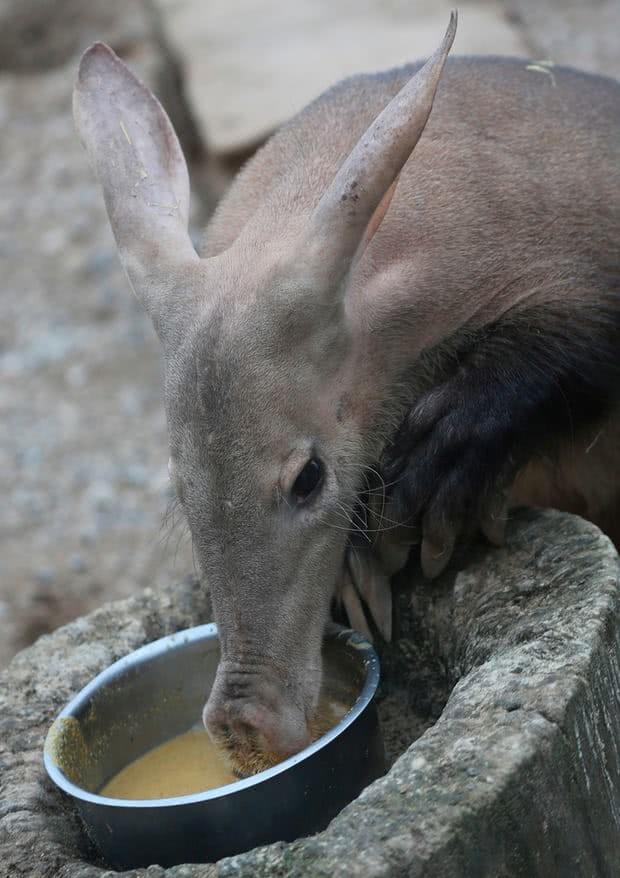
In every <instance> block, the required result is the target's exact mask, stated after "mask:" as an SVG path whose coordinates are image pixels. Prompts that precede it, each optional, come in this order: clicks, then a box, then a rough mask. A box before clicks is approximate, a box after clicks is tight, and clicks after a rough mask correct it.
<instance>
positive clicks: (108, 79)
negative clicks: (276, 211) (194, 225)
mask: <svg viewBox="0 0 620 878" xmlns="http://www.w3.org/2000/svg"><path fill="white" fill-rule="evenodd" d="M73 113H74V118H75V124H76V127H77V130H78V133H79V135H80V138H81V140H82V143H83V144H84V146H85V148H86V151H87V152H88V156H89V159H90V162H91V164H92V166H93V169H94V171H95V174H96V176H97V178H98V180H99V182H100V183H101V186H102V188H103V195H104V198H105V204H106V208H107V211H108V216H109V218H110V223H111V225H112V231H113V232H114V237H115V238H116V243H117V246H118V249H119V252H120V256H121V261H122V263H123V266H124V268H125V271H126V272H127V275H128V277H129V280H130V283H131V285H132V287H133V289H134V291H135V293H136V295H137V296H138V298H139V299H140V300H141V301H142V302H143V304H144V305H145V307H146V308H147V310H148V312H149V313H150V315H151V317H152V319H153V322H154V323H155V328H156V329H157V331H158V334H159V335H160V338H161V337H162V336H163V335H165V334H166V326H165V323H166V322H167V319H168V317H169V315H166V319H164V314H165V313H166V312H168V311H169V310H170V301H169V299H170V297H171V295H172V293H171V287H172V286H174V281H173V280H171V273H173V274H174V273H175V272H176V273H178V272H179V271H181V272H182V271H183V269H184V268H186V267H187V265H188V264H189V263H192V262H195V261H198V256H197V254H196V251H195V250H194V247H193V245H192V242H191V239H190V237H189V233H188V213H189V179H188V174H187V167H186V164H185V159H184V158H183V153H182V151H181V147H180V145H179V141H178V140H177V137H176V134H175V133H174V129H173V128H172V125H171V123H170V120H169V119H168V117H167V115H166V113H165V112H164V110H163V108H162V106H161V104H160V103H159V101H158V100H157V99H156V98H155V97H154V96H153V95H152V94H151V92H150V91H149V89H148V88H147V87H146V86H145V85H143V84H142V83H141V82H140V81H139V80H138V79H137V78H136V77H135V76H134V75H133V73H132V72H131V71H130V70H129V68H128V67H126V65H125V64H123V62H122V61H121V60H120V59H119V58H118V57H117V56H116V55H115V54H114V52H113V51H112V50H111V49H110V48H109V47H108V46H106V45H104V44H103V43H95V44H94V45H93V46H91V47H90V48H89V49H88V50H87V51H86V52H85V53H84V55H83V56H82V60H81V62H80V68H79V72H78V78H77V82H76V85H75V89H74V92H73Z"/></svg>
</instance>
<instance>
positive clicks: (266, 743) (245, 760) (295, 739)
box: [203, 670, 311, 777]
mask: <svg viewBox="0 0 620 878" xmlns="http://www.w3.org/2000/svg"><path fill="white" fill-rule="evenodd" d="M255 689H256V691H254V692H251V693H247V694H243V695H237V694H236V693H235V686H234V684H233V682H232V681H231V680H230V679H227V675H226V672H225V671H224V672H223V673H220V671H219V670H218V674H217V676H216V680H215V684H214V686H213V690H212V692H211V695H210V697H209V700H208V701H207V704H206V705H205V708H204V711H203V722H204V725H205V727H206V729H207V731H208V732H209V734H210V735H211V738H212V739H213V740H214V741H215V742H216V743H217V744H219V745H220V746H223V747H224V748H225V749H226V751H227V754H228V757H229V759H230V763H231V765H232V768H233V770H234V771H235V773H236V774H238V775H239V776H241V777H245V776H247V775H250V774H255V773H256V772H257V771H262V770H263V769H265V768H268V767H270V766H271V765H275V764H276V763H278V762H281V761H282V760H283V759H286V758H287V757H288V756H292V755H293V754H294V753H298V752H299V751H300V750H303V748H304V747H306V746H307V745H308V744H309V743H310V740H311V736H310V730H309V726H308V721H307V717H306V711H305V709H304V708H303V707H302V706H300V705H299V704H297V703H295V701H293V700H292V699H291V698H290V696H288V694H287V692H286V689H285V687H284V686H283V685H282V684H278V683H277V682H275V681H264V680H261V681H256V684H255Z"/></svg>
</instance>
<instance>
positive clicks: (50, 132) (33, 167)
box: [0, 0, 620, 667]
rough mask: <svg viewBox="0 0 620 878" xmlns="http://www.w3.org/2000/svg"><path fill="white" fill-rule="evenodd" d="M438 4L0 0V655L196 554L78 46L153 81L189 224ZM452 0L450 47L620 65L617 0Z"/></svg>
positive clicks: (411, 38) (403, 53) (438, 18)
mask: <svg viewBox="0 0 620 878" xmlns="http://www.w3.org/2000/svg"><path fill="white" fill-rule="evenodd" d="M451 6H452V3H450V2H444V0H286V2H284V0H159V3H158V4H157V5H155V4H153V3H151V2H150V0H88V2H87V0H0V132H1V133H0V260H1V276H2V292H1V295H0V431H1V432H0V478H1V483H2V502H1V504H0V667H2V666H4V665H5V664H6V663H7V662H8V660H9V659H10V658H11V656H12V655H13V654H14V653H15V652H16V651H17V650H18V649H21V648H22V647H23V646H26V645H27V644H28V643H30V642H31V641H32V640H33V639H35V638H36V637H38V636H39V635H40V634H42V633H45V632H47V631H50V630H53V629H54V628H55V627H57V626H58V625H60V624H62V623H64V622H66V621H68V620H69V619H72V618H74V617H75V616H77V615H79V614H82V613H84V612H87V611H89V610H90V609H92V608H94V607H95V606H97V605H99V604H101V603H102V602H104V601H106V600H111V599H115V598H120V597H126V596H128V595H130V594H131V593H132V592H135V591H136V590H139V589H142V588H144V587H145V586H154V587H156V586H157V585H158V584H160V583H164V582H169V581H170V580H171V579H172V580H174V579H180V578H182V577H183V576H185V575H187V574H188V573H191V571H192V569H193V564H192V555H191V546H190V544H189V540H188V538H187V535H186V532H185V530H184V528H183V526H182V522H177V523H176V525H175V522H174V520H170V517H168V519H166V518H165V512H166V509H167V506H168V503H169V501H170V499H171V496H170V488H169V485H168V476H167V468H166V467H167V458H168V455H167V447H166V430H165V419H164V412H163V407H162V401H161V390H160V363H159V350H158V344H157V340H156V338H155V335H154V332H153V330H152V328H151V326H150V324H149V323H148V321H147V319H146V317H145V316H144V315H143V314H142V312H141V311H140V310H139V308H138V305H137V303H136V301H135V299H134V297H133V296H132V295H131V293H130V292H129V289H128V286H127V284H126V282H125V279H124V277H123V275H122V273H121V270H120V267H119V263H118V259H117V256H116V253H115V249H114V246H113V240H112V235H111V232H110V229H109V227H108V222H107V218H106V216H105V213H104V208H103V203H102V199H101V196H100V193H99V191H98V188H97V186H96V184H95V183H94V181H93V179H92V177H91V173H90V171H89V169H88V166H87V163H86V158H85V155H84V153H83V151H82V149H81V147H80V144H79V143H78V140H77V137H76V135H75V134H74V131H73V125H72V120H71V90H72V85H73V80H74V77H75V72H76V68H77V63H78V59H79V55H80V53H81V52H82V51H83V49H84V48H85V47H86V46H87V45H89V44H90V43H91V42H93V41H94V40H96V39H100V40H104V41H106V42H108V43H109V44H110V45H111V46H112V47H113V48H114V49H115V50H116V51H117V52H118V53H119V54H120V55H121V56H122V57H124V58H125V59H126V60H127V62H128V63H129V64H130V65H131V66H132V67H133V68H134V69H135V70H136V71H137V72H138V73H139V75H140V76H141V77H142V78H143V79H144V80H145V81H146V82H147V83H148V84H149V86H150V87H151V88H152V89H153V90H154V91H155V92H156V93H157V94H158V95H159V96H160V98H161V100H162V102H163V103H164V105H165V106H166V109H167V110H168V113H169V115H170V116H171V118H172V120H173V123H174V125H175V127H176V128H177V131H178V133H179V137H180V139H181V142H182V145H183V148H184V150H185V153H186V155H187V157H188V161H189V164H190V173H191V176H192V186H193V209H192V225H193V229H194V231H195V232H196V234H198V231H199V229H200V227H201V226H202V225H203V224H204V223H205V221H206V220H207V218H208V216H209V214H210V213H211V211H212V210H213V208H214V207H215V204H216V203H217V200H218V198H219V197H221V194H222V193H223V192H224V191H225V189H226V187H227V186H228V185H229V183H230V180H231V179H232V176H233V175H234V173H235V171H236V170H237V169H238V168H239V166H240V165H241V164H242V163H243V161H245V159H246V158H247V157H248V156H249V155H251V154H252V152H253V151H254V150H255V149H256V147H257V146H258V145H259V144H260V143H261V142H262V141H263V140H264V139H265V137H266V136H268V135H269V133H270V132H271V131H272V130H273V129H274V128H275V127H276V126H277V125H278V124H280V123H281V122H282V121H283V120H284V119H286V118H287V117H288V116H289V115H290V114H291V113H293V112H295V111H296V110H298V109H299V108H300V107H302V106H303V105H304V104H305V103H306V102H307V101H308V100H310V99H311V98H313V97H314V96H315V95H317V94H318V93H319V92H321V91H322V90H323V89H324V88H325V87H326V86H328V85H330V84H331V83H332V82H334V81H336V80H337V79H340V78H342V77H343V76H345V75H347V74H350V73H354V72H356V71H361V70H373V69H380V68H387V67H390V66H395V65H398V64H400V63H403V62H405V61H409V60H414V59H416V58H419V57H424V56H425V55H427V54H428V53H429V52H430V51H432V50H433V49H434V48H435V46H436V45H437V43H438V41H439V39H440V38H441V36H442V34H443V31H444V29H445V26H446V24H447V21H448V16H449V11H450V8H451ZM459 13H460V21H459V32H458V35H457V39H456V43H455V46H454V49H453V52H454V53H460V54H474V53H485V54H510V55H520V56H522V57H525V58H530V59H533V60H546V61H547V60H551V61H553V62H555V63H564V64H571V65H573V66H576V67H580V68H582V69H585V70H590V71H594V72H600V73H606V74H609V75H612V76H616V77H618V76H620V51H619V36H618V35H619V34H620V0H598V2H596V0H592V2H576V0H462V2H461V3H460V4H459ZM539 75H546V74H544V72H543V73H540V74H539ZM173 518H174V517H173Z"/></svg>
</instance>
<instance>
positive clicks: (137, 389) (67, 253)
mask: <svg viewBox="0 0 620 878" xmlns="http://www.w3.org/2000/svg"><path fill="white" fill-rule="evenodd" d="M142 36H144V35H142ZM130 57H133V63H135V64H136V65H137V66H138V67H139V68H140V69H141V71H142V73H143V74H144V75H146V77H147V79H148V80H149V81H152V80H153V79H154V78H156V77H155V73H156V72H157V68H159V67H161V66H162V65H163V64H164V61H163V58H162V53H161V51H160V49H159V48H158V47H156V46H154V45H153V42H152V40H151V42H148V40H147V41H146V42H143V43H142V44H140V45H139V46H138V48H137V50H136V52H135V54H134V55H133V56H132V55H131V53H130ZM75 70H76V60H75V57H73V56H72V58H71V59H70V60H69V61H67V62H66V63H64V64H63V65H61V66H59V67H55V68H53V69H49V70H47V71H45V72H36V71H34V72H33V71H29V72H19V73H15V72H13V71H6V72H4V73H2V74H1V75H0V125H1V127H2V139H1V141H0V193H1V195H0V255H1V258H2V269H3V270H2V285H3V290H2V296H1V298H0V308H1V311H0V315H1V319H0V374H1V379H0V424H1V427H0V429H1V431H2V438H1V442H0V472H1V474H2V475H1V479H2V495H3V500H4V502H3V504H2V508H1V510H0V666H2V665H4V664H5V663H6V662H7V660H8V659H9V658H10V656H11V655H12V654H13V653H14V652H15V651H16V650H18V649H20V648H21V647H23V646H25V645H26V644H28V643H30V642H31V641H32V640H33V639H35V638H36V637H37V636H38V635H39V634H41V633H42V632H46V631H50V630H53V629H54V628H56V627H57V626H58V625H60V624H61V623H63V622H65V621H67V620H69V619H71V618H73V617H75V616H77V615H79V614H81V613H83V612H86V611H88V610H89V609H91V608H92V607H94V606H96V605H98V604H100V603H101V602H103V601H104V600H109V599H111V598H114V597H122V596H127V595H129V594H131V593H133V592H135V591H136V590H137V589H140V588H142V587H144V586H147V585H157V584H162V583H166V582H170V581H171V579H177V578H179V577H182V576H183V575H185V574H186V573H187V572H189V571H191V570H192V569H193V564H192V557H191V549H190V546H189V543H188V541H187V540H184V539H183V538H182V534H183V532H182V531H178V532H177V533H175V534H174V535H172V536H169V531H168V529H166V528H163V527H162V521H163V518H164V513H165V510H166V508H167V505H168V503H169V500H170V488H169V484H168V475H167V447H166V445H167V443H166V428H165V419H164V413H163V409H162V402H161V395H160V364H159V349H158V342H157V339H156V337H155V334H154V331H153V330H152V328H151V326H150V323H149V322H148V320H147V318H146V317H145V315H144V314H143V313H142V311H141V310H140V308H139V306H138V303H137V302H136V301H135V299H134V298H133V297H132V295H131V293H130V292H129V289H128V286H127V283H126V281H125V278H124V276H123V274H122V271H121V269H120V266H119V263H118V258H117V256H116V252H115V248H114V244H113V239H112V234H111V232H110V230H109V226H108V221H107V218H106V216H105V211H104V208H103V204H102V199H101V196H100V192H99V190H98V187H97V186H96V185H95V183H94V181H93V180H92V175H91V172H90V170H89V168H88V166H87V163H86V157H85V154H84V153H83V151H82V148H81V146H80V144H79V142H78V140H77V137H76V135H75V133H74V130H73V123H72V119H71V110H70V108H71V89H72V83H73V78H74V76H75ZM179 537H181V538H180V539H179Z"/></svg>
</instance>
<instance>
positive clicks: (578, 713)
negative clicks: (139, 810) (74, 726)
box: [0, 511, 620, 878]
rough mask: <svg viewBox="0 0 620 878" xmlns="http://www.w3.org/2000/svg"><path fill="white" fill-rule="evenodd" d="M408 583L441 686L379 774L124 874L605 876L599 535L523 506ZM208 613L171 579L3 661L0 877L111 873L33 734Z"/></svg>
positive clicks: (611, 591)
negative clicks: (468, 553) (300, 823)
mask: <svg viewBox="0 0 620 878" xmlns="http://www.w3.org/2000/svg"><path fill="white" fill-rule="evenodd" d="M410 586H413V588H414V595H415V598H414V601H413V609H412V610H411V611H410V615H411V616H412V617H415V619H414V621H417V624H418V625H420V624H422V626H423V628H424V631H425V636H426V637H427V638H428V639H429V641H430V642H432V643H433V644H434V649H435V652H436V654H437V656H438V657H439V658H440V659H441V661H442V662H443V665H444V668H445V676H446V682H447V685H448V688H449V689H451V693H450V697H449V699H448V702H447V704H446V706H445V708H444V710H443V712H442V714H441V716H440V718H439V719H438V721H437V722H436V723H435V724H434V725H433V726H432V727H431V728H429V729H428V730H427V731H426V732H425V733H424V734H423V735H422V736H421V737H420V738H418V739H417V740H415V741H413V740H411V741H409V742H405V747H407V745H410V746H408V748H407V749H405V751H404V752H403V754H402V755H401V756H400V758H399V759H397V760H396V762H395V763H394V765H393V766H392V768H391V770H390V772H389V773H388V774H387V775H386V776H385V777H384V778H382V779H380V780H378V781H376V782H375V783H374V784H372V785H371V786H370V787H368V788H367V789H366V790H365V791H364V792H363V793H362V794H361V796H360V797H359V798H358V799H357V800H356V801H355V802H353V803H352V804H351V805H349V806H348V807H347V808H345V809H344V811H342V813H341V814H340V815H339V816H338V817H337V818H336V819H335V820H334V821H333V822H332V823H331V824H330V826H329V827H328V829H327V830H326V831H325V832H323V833H320V834H319V835H317V836H315V837H312V838H309V839H302V840H299V841H297V842H294V843H293V844H276V845H271V846H269V847H266V848H261V849H257V850H255V851H251V852H249V853H246V854H241V855H239V856H237V857H232V858H229V859H227V860H223V861H221V862H219V863H217V864H213V865H186V866H179V867H175V868H171V869H167V870H165V869H162V868H160V867H158V866H152V867H150V868H149V869H140V870H135V871H132V872H128V873H125V875H126V878H130V876H131V878H147V876H148V878H164V876H170V878H190V876H196V878H197V876H201V878H215V876H218V878H232V876H243V878H245V876H247V878H261V876H265V878H267V876H275V875H278V876H290V878H294V876H300V878H301V876H309V875H311V876H317V878H318V876H323V878H332V876H334V878H338V876H343V878H344V876H347V878H348V876H355V875H359V876H364V878H374V876H376V878H379V876H390V878H392V876H433V878H440V876H441V878H445V876H447V875H449V876H451V878H483V876H484V878H486V876H488V878H499V876H504V878H508V876H523V878H563V876H567V875H570V876H571V878H594V876H597V878H614V876H616V875H617V874H618V868H619V864H620V860H619V855H618V841H617V840H618V835H619V833H620V807H619V803H620V793H619V791H620V745H619V742H620V564H619V559H618V556H617V554H616V552H615V550H614V549H613V547H612V546H611V544H610V542H609V540H607V538H606V537H604V536H603V535H601V534H600V532H599V531H597V530H596V528H594V527H593V526H592V525H589V524H587V523H586V522H583V521H582V520H580V519H578V518H574V517H571V516H568V515H563V514H560V513H555V512H534V511H528V512H522V513H520V514H518V515H517V516H516V518H515V520H514V521H513V522H512V523H511V525H510V527H509V532H508V540H507V545H506V547H505V548H503V549H500V550H497V549H488V548H485V549H483V548H480V550H479V553H478V556H477V557H474V558H473V559H472V561H471V563H470V564H469V565H468V567H467V569H466V570H465V571H463V572H462V573H459V574H457V575H454V574H451V575H447V574H446V575H444V577H443V578H442V579H441V580H440V581H439V583H438V584H436V585H430V586H428V585H426V586H425V585H424V584H423V583H422V582H421V581H416V580H415V577H414V578H413V580H411V581H410ZM408 603H409V602H408ZM209 618H210V607H209V600H208V594H207V592H206V590H205V589H203V588H201V587H200V586H197V585H196V584H195V583H194V582H192V581H186V582H185V583H182V584H180V585H179V586H177V587H174V588H171V587H168V588H166V589H163V590H161V591H159V592H152V591H148V592H145V593H144V594H142V595H140V596H138V597H135V598H131V599H129V600H126V601H122V602H117V603H114V604H109V605H107V606H105V607H103V608H102V609H100V610H97V611H95V612H94V613H92V614H91V615H89V616H86V617H84V618H82V619H79V620H77V621H75V622H72V623H70V624H69V625H67V626H66V627H64V628H61V629H59V630H58V631H56V632H55V633H54V634H52V635H48V636H45V637H42V638H41V639H40V640H39V641H38V642H37V643H36V644H35V645H34V646H33V647H31V648H30V649H27V650H24V651H23V652H22V653H20V655H18V656H17V657H16V658H15V659H14V660H13V662H12V664H11V666H10V667H9V669H8V670H7V671H6V672H4V674H3V676H2V678H1V682H0V764H1V765H2V780H3V786H2V792H1V794H0V864H2V865H0V875H5V874H6V875H7V876H9V875H10V876H16V875H24V876H29V878H30V876H33V878H35V876H36V878H52V876H54V878H103V876H108V878H111V876H112V875H113V874H115V873H111V872H109V871H106V869H105V866H102V865H100V864H97V859H96V852H94V851H93V850H91V849H90V848H89V846H88V843H87V840H86V839H85V837H84V835H83V833H82V832H81V829H80V826H79V823H78V821H77V819H76V817H75V815H74V814H73V812H72V809H71V808H70V806H69V805H68V803H67V801H66V800H64V799H63V798H62V797H61V795H60V794H59V793H58V792H57V791H56V790H55V788H53V786H52V785H51V783H50V781H49V780H48V779H47V777H46V776H45V774H44V771H43V766H42V748H43V741H44V738H45V734H46V732H47V729H48V727H49V725H50V724H51V722H52V720H53V718H54V716H55V715H56V713H57V712H58V711H59V709H60V708H61V707H62V706H63V704H64V703H65V702H66V701H67V700H68V699H69V698H70V697H71V696H72V695H73V694H74V693H75V692H76V691H78V690H79V689H80V687H82V686H83V685H84V684H85V683H86V682H87V681H88V680H89V679H90V678H91V677H92V676H93V675H95V674H96V673H98V672H99V671H101V670H103V669H104V668H105V667H106V666H107V665H109V664H110V663H111V662H113V661H114V660H116V659H117V658H119V657H120V656H122V655H124V654H126V653H128V652H129V651H131V650H133V649H135V648H137V647H138V646H140V645H142V644H143V643H145V642H148V641H150V640H153V639H156V638H157V637H160V636H163V635H164V634H167V633H171V632H173V631H176V630H179V629H181V628H184V627H188V626H191V625H195V624H199V623H202V622H204V621H207V620H208V619H209ZM395 649H397V650H398V649H399V645H398V641H397V643H396V644H395ZM405 669H406V662H405ZM413 694H414V693H412V695H413Z"/></svg>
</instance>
